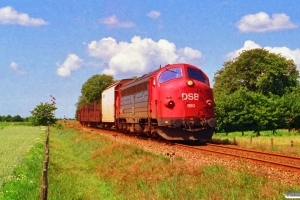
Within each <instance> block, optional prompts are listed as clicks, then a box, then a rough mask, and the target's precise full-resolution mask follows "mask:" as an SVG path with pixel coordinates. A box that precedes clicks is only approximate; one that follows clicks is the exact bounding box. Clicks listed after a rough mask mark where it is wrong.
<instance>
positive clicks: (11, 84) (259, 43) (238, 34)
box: [0, 0, 300, 118]
mask: <svg viewBox="0 0 300 200" xmlns="http://www.w3.org/2000/svg"><path fill="white" fill-rule="evenodd" d="M28 2H30V3H28ZM187 2H188V1H186V0H164V1H161V0H126V1H123V0H114V1H111V0H106V1H101V0H87V1H79V0H78V1H77V0H76V1H75V0H68V1H66V0H60V1H55V0H52V1H50V0H43V1H38V0H31V1H25V0H23V1H22V0H1V1H0V85H1V86H0V94H1V95H0V115H8V114H10V115H12V116H14V115H21V116H22V117H27V116H30V115H31V114H30V111H31V110H33V109H34V108H35V107H36V106H37V105H38V104H39V103H40V102H48V103H51V96H50V95H52V96H54V97H55V98H56V107H57V108H58V109H57V110H56V112H55V115H56V117H59V118H62V117H64V116H66V117H68V118H73V117H74V116H75V109H76V107H75V103H76V102H77V100H78V97H79V96H80V94H81V92H80V90H81V86H82V84H83V83H85V82H86V81H87V79H88V78H90V77H91V76H93V75H95V74H102V73H106V74H110V75H113V76H114V78H115V79H122V78H130V77H132V76H139V75H143V74H145V73H147V72H149V71H152V70H154V69H157V68H158V67H159V65H162V66H164V65H165V64H168V63H177V62H186V63H190V64H193V65H196V66H198V67H199V68H201V69H202V70H203V71H204V72H205V73H207V75H208V76H209V78H210V81H211V83H213V77H214V73H215V72H216V71H217V70H220V69H221V68H222V67H223V63H224V62H225V61H228V60H231V59H233V58H234V57H236V56H237V55H238V53H239V52H241V51H243V50H248V49H252V48H257V47H261V48H266V49H268V50H269V51H270V52H275V53H280V54H281V55H283V56H285V57H287V58H288V59H293V60H294V61H295V63H296V64H297V66H298V69H299V68H300V42H299V35H300V30H299V26H300V10H299V1H297V0H288V1H286V0H265V1H261V0H260V1H258V0H251V1H250V0H248V1H246V0H245V1H241V0H220V1H218V0H215V1H212V0H199V1H189V3H187Z"/></svg>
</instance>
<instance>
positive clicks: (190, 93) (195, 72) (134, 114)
mask: <svg viewBox="0 0 300 200" xmlns="http://www.w3.org/2000/svg"><path fill="white" fill-rule="evenodd" d="M101 97H102V98H101V101H102V102H101V106H100V103H99V101H96V102H94V103H92V104H89V105H85V106H83V107H82V108H81V109H80V110H79V111H78V113H77V120H78V121H80V123H81V124H82V125H90V126H95V127H103V128H114V129H117V130H119V131H121V132H128V133H134V134H145V135H148V136H149V137H160V138H164V139H166V140H203V139H211V138H212V135H213V133H214V129H215V127H216V125H217V123H216V120H215V112H214V99H213V92H212V89H211V87H210V84H209V79H208V77H207V76H206V74H205V73H204V72H203V71H202V70H200V69H199V68H197V67H195V66H193V65H190V64H185V63H179V64H169V65H166V66H165V67H163V68H159V69H157V70H155V71H152V72H150V73H148V74H145V75H143V76H141V77H139V78H137V79H134V80H132V79H123V80H121V81H118V82H116V83H115V84H113V85H111V86H109V87H107V88H106V89H105V90H104V91H103V93H102V96H101Z"/></svg>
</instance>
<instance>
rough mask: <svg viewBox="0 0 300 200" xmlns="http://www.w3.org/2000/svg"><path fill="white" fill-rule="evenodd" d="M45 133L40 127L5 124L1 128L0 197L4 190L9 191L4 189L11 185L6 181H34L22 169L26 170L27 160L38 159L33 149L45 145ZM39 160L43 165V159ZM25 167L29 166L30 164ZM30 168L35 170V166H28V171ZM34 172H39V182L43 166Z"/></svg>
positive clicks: (24, 182)
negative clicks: (43, 140)
mask: <svg viewBox="0 0 300 200" xmlns="http://www.w3.org/2000/svg"><path fill="white" fill-rule="evenodd" d="M44 135H45V133H42V132H41V128H40V127H30V126H5V127H4V128H3V127H2V128H1V129H0V191H1V192H0V198H1V197H2V196H3V192H6V191H7V190H5V191H3V187H6V189H7V188H8V187H10V186H9V184H8V185H6V183H12V182H14V181H16V182H18V183H22V184H25V185H26V184H27V183H28V184H29V185H30V184H31V183H33V180H31V179H30V177H28V173H27V172H26V173H22V170H24V169H23V168H24V165H25V164H26V162H28V161H29V162H30V160H35V159H36V156H37V155H36V154H35V152H34V151H32V150H34V149H35V148H34V147H35V146H36V145H38V144H40V145H42V147H43V146H44V145H43V143H42V140H41V139H42V138H44ZM32 156H33V157H32ZM38 158H40V156H38ZM39 162H40V163H38V164H39V165H40V166H42V160H40V161H39ZM22 167H23V168H22ZM25 168H28V166H27V167H25ZM30 170H34V168H31V169H29V168H28V171H30ZM34 173H38V176H39V179H38V182H39V180H40V177H41V167H40V168H39V170H38V171H36V172H34ZM39 185H40V184H39ZM18 187H20V186H17V187H16V188H14V189H12V188H11V189H12V190H11V191H8V192H12V191H15V190H18V189H21V188H18ZM21 190H22V189H21ZM4 199H5V198H4Z"/></svg>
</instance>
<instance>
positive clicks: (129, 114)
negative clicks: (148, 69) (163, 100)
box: [120, 79, 148, 123]
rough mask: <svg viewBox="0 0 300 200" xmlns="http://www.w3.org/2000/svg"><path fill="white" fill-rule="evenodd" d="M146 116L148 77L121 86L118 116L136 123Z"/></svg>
mask: <svg viewBox="0 0 300 200" xmlns="http://www.w3.org/2000/svg"><path fill="white" fill-rule="evenodd" d="M147 117H148V79H146V80H140V81H137V82H132V83H131V84H128V85H126V86H124V87H122V88H121V108H120V118H123V119H126V122H128V123H136V122H138V121H139V119H147Z"/></svg>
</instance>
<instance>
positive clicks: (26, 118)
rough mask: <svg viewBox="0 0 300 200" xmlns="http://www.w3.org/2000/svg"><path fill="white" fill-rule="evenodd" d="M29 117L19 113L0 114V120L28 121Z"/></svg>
mask: <svg viewBox="0 0 300 200" xmlns="http://www.w3.org/2000/svg"><path fill="white" fill-rule="evenodd" d="M28 121H29V117H25V118H22V117H21V116H20V115H15V116H11V115H6V116H5V115H0V122H28Z"/></svg>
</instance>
